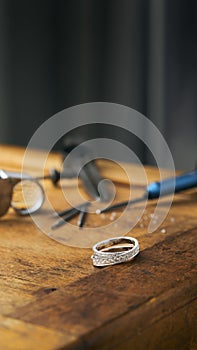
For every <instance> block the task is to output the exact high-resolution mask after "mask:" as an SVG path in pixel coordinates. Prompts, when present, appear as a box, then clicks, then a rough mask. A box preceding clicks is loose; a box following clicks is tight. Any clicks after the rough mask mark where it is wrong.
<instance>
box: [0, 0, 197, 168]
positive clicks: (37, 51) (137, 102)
mask: <svg viewBox="0 0 197 350" xmlns="http://www.w3.org/2000/svg"><path fill="white" fill-rule="evenodd" d="M196 18H197V1H196V0H188V1H186V0H81V1H78V0H75V1H66V0H64V1H63V0H39V1H38V0H28V1H25V0H17V1H16V0H15V1H14V0H0V122H1V128H0V143H11V144H19V145H26V144H27V143H28V141H29V139H30V137H31V136H32V134H33V133H34V131H35V130H36V129H37V128H38V127H39V125H40V124H41V123H42V122H43V121H45V120H46V119H48V118H49V117H51V116H52V115H53V114H55V113H56V112H58V111H60V110H62V109H64V108H67V107H70V106H73V105H77V104H80V103H86V102H94V101H106V102H114V103H119V104H123V105H126V106H129V107H132V108H134V109H137V110H138V111H140V112H141V113H143V114H144V115H146V116H147V117H148V118H150V119H151V120H152V121H153V122H154V123H155V124H156V126H157V127H158V128H159V130H160V131H161V132H162V133H163V135H164V137H165V138H166V140H167V142H168V144H169V147H170V149H171V151H172V154H173V157H174V160H175V164H176V167H179V168H182V169H192V168H194V166H195V163H196V162H197V152H196V148H197V98H196V97H197V94H196V92H197V21H196ZM83 132H84V134H90V133H93V134H94V136H95V134H96V133H97V132H98V133H99V135H100V134H101V135H102V136H103V133H104V136H105V131H104V130H103V129H102V128H101V130H97V131H95V130H93V129H92V128H90V129H89V130H83ZM107 132H108V133H110V132H111V133H112V134H114V137H115V138H118V137H120V138H121V141H123V140H124V139H125V143H127V144H129V145H130V147H131V148H133V149H134V150H135V151H136V153H138V156H139V157H140V158H141V160H142V161H143V162H144V163H151V162H152V159H151V156H150V155H149V152H148V150H147V149H146V148H145V147H144V146H143V145H141V144H140V143H139V141H138V140H135V139H133V138H132V137H131V138H130V136H129V135H127V134H125V136H124V135H122V134H121V136H117V135H120V133H119V132H118V131H116V130H115V129H114V130H112V131H109V130H108V131H107Z"/></svg>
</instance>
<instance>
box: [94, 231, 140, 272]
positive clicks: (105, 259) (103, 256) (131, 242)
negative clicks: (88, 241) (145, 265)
mask: <svg viewBox="0 0 197 350" xmlns="http://www.w3.org/2000/svg"><path fill="white" fill-rule="evenodd" d="M139 251H140V248H139V243H138V240H137V239H135V238H133V237H114V238H110V239H107V240H105V241H102V242H99V243H97V244H95V245H94V246H93V252H94V254H93V255H92V257H91V258H92V260H93V265H94V266H98V267H99V266H100V267H102V266H109V265H115V264H120V263H123V262H128V261H130V260H132V259H133V258H134V257H135V256H136V255H137V254H138V253H139Z"/></svg>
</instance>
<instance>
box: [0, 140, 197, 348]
mask: <svg viewBox="0 0 197 350" xmlns="http://www.w3.org/2000/svg"><path fill="white" fill-rule="evenodd" d="M0 150H1V152H0V164H1V168H3V169H7V170H18V171H19V170H20V169H21V165H22V159H23V154H24V150H23V149H22V148H16V147H11V146H0ZM42 155H43V153H42V152H38V151H34V152H32V161H31V162H30V164H29V173H30V174H37V175H39V174H40V173H41V170H42V169H40V165H39V156H42ZM60 162H61V160H60V157H59V156H58V154H52V155H50V157H49V158H48V160H47V163H46V169H45V172H46V173H47V172H48V170H49V169H50V168H53V167H55V168H58V169H60ZM99 166H100V168H101V172H102V175H103V176H104V177H108V178H110V179H112V180H113V181H114V183H115V184H116V188H117V198H116V200H122V199H126V198H128V178H127V175H126V174H125V172H124V171H123V170H122V169H121V167H120V166H118V165H116V164H114V163H110V162H108V161H99ZM127 169H128V170H129V171H131V172H132V174H134V175H135V174H136V176H134V179H135V181H134V182H135V186H136V188H138V187H139V190H140V189H141V187H142V186H143V185H144V184H143V181H142V179H141V178H140V176H138V172H139V169H138V168H137V167H136V166H134V165H127ZM146 174H147V177H148V180H149V181H153V180H156V179H158V176H159V175H158V170H157V169H155V168H151V167H147V168H146ZM166 174H167V173H166ZM76 185H77V182H76V180H66V186H67V191H68V192H69V191H70V192H71V193H73V191H74V190H73V189H74V188H75V187H76ZM44 186H45V189H46V191H47V193H48V196H49V198H50V200H51V201H52V202H53V206H54V208H55V209H56V210H60V209H63V208H62V205H65V204H64V202H63V199H62V197H61V195H60V188H58V187H57V188H55V187H54V186H53V185H52V184H51V183H50V182H49V181H48V182H47V181H45V183H44ZM80 191H82V193H83V189H82V187H80ZM84 195H85V194H84ZM64 200H65V199H64ZM167 201H168V199H167V198H165V199H164V200H163V202H162V207H163V210H165V205H167ZM196 204H197V190H196V189H193V190H190V191H186V192H184V193H182V194H177V195H176V196H175V198H174V201H173V205H172V207H171V209H170V212H169V213H168V215H167V217H166V219H165V220H164V222H163V223H162V224H161V225H160V227H159V228H158V229H157V230H156V231H155V232H153V233H148V230H147V227H148V224H149V221H150V220H151V217H152V215H153V212H154V208H155V205H156V202H150V203H148V204H147V206H146V209H145V212H144V214H143V216H142V218H141V219H140V220H139V222H138V223H137V224H136V226H135V227H134V228H133V229H132V231H130V232H128V233H127V235H130V236H133V237H135V238H137V239H138V240H139V243H140V248H141V251H140V254H139V255H138V256H137V257H136V258H135V260H133V261H132V262H129V263H126V264H120V265H116V266H112V267H106V268H95V267H93V265H92V261H91V258H90V257H91V254H92V251H91V249H90V248H79V247H78V248H77V247H73V246H68V245H64V244H60V243H59V242H57V241H55V240H53V239H50V238H49V237H48V236H47V235H46V234H44V233H43V232H42V230H40V229H39V228H38V227H37V226H36V225H35V223H34V221H33V220H32V218H31V217H20V216H18V215H17V214H16V213H15V212H14V211H13V210H12V209H10V210H9V211H8V213H7V214H6V215H5V216H3V217H1V219H0V220H1V222H0V256H1V260H0V349H2V350H14V349H16V350H23V349H24V350H31V349H43V350H49V349H104V350H105V349H106V350H107V349H123V350H127V349H128V350H132V349H135V350H136V349H137V350H138V349H139V350H141V349H150V350H151V349H155V350H158V349H165V350H177V349H188V350H195V349H197V321H196V320H197V264H196V251H197V241H196V235H197V205H196ZM66 205H67V206H68V207H69V204H68V203H67V204H66ZM135 210H137V209H135V208H130V211H129V212H128V214H127V217H126V219H125V221H128V222H127V223H129V220H131V218H132V216H133V215H135ZM41 213H42V211H41ZM43 213H44V209H43ZM120 214H121V210H119V211H117V214H116V217H115V218H113V220H114V222H113V223H112V220H111V217H110V215H111V214H110V213H108V214H105V216H104V217H102V218H101V216H99V215H96V214H91V215H88V217H87V222H86V227H89V229H90V232H91V229H92V235H95V236H96V235H97V234H98V233H97V230H98V232H100V231H99V228H100V227H103V231H105V225H107V224H110V223H112V224H113V225H114V226H112V227H113V229H114V236H116V234H115V233H116V227H117V226H116V225H117V224H116V219H117V218H118V217H119V216H120ZM43 215H44V214H43ZM72 224H73V226H74V225H76V220H73V221H72ZM121 225H122V227H123V229H124V223H121ZM68 230H69V226H68V227H67V226H65V228H64V234H65V235H66V234H67V231H68ZM125 230H126V223H125ZM101 232H102V230H101ZM125 234H126V231H125ZM77 235H78V236H77V239H81V240H82V241H83V239H84V238H83V229H82V230H79V232H78V233H77ZM96 237H97V236H96Z"/></svg>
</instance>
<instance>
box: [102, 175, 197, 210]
mask: <svg viewBox="0 0 197 350" xmlns="http://www.w3.org/2000/svg"><path fill="white" fill-rule="evenodd" d="M193 187H197V171H193V172H191V173H187V174H183V175H180V176H177V177H175V178H169V179H166V180H163V181H161V182H152V183H150V184H149V185H148V186H147V187H146V191H145V193H144V195H143V196H142V197H140V198H136V199H134V200H130V201H125V202H120V203H117V204H114V205H111V206H110V207H108V208H105V209H103V210H99V209H98V210H97V211H96V212H97V214H101V213H106V212H108V211H111V210H114V209H118V208H121V207H124V206H126V205H130V204H135V203H139V202H142V201H144V200H147V199H148V200H151V199H157V198H159V197H160V196H166V195H168V194H172V193H178V192H181V191H185V190H188V189H190V188H193Z"/></svg>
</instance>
